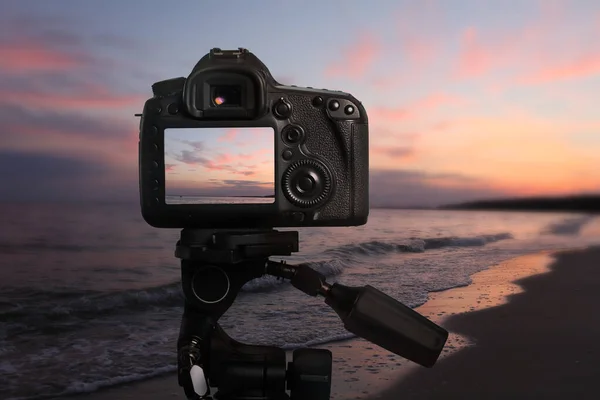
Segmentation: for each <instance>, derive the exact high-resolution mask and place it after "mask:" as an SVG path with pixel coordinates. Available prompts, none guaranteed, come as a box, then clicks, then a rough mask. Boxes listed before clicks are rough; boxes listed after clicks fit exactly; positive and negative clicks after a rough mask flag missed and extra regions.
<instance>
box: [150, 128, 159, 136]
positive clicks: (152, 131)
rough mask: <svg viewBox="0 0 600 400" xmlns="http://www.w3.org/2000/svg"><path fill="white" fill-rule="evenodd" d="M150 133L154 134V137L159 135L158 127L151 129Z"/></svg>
mask: <svg viewBox="0 0 600 400" xmlns="http://www.w3.org/2000/svg"><path fill="white" fill-rule="evenodd" d="M150 133H151V134H152V136H156V135H158V127H156V126H152V127H150Z"/></svg>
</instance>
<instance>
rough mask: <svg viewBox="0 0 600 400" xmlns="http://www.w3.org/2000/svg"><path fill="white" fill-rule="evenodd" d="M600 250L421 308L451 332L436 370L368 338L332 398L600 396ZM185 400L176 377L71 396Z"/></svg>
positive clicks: (338, 358) (530, 258)
mask: <svg viewBox="0 0 600 400" xmlns="http://www.w3.org/2000/svg"><path fill="white" fill-rule="evenodd" d="M596 267H600V248H594V249H587V250H574V251H570V252H564V253H556V254H552V253H550V252H547V253H540V254H534V255H527V256H522V257H518V258H515V259H512V260H509V261H506V262H504V263H501V264H499V265H497V266H495V267H492V268H490V269H487V270H485V271H481V272H479V273H477V274H474V275H473V276H472V281H473V283H472V284H471V285H469V286H465V287H461V288H454V289H451V290H447V291H443V292H438V293H431V294H430V297H429V300H428V301H427V303H425V304H424V305H422V306H421V307H419V308H417V311H419V312H420V313H422V314H424V315H426V316H427V317H428V318H430V319H432V320H433V321H435V322H436V323H439V324H441V325H442V326H444V327H445V328H446V329H448V330H449V331H450V332H451V334H450V337H449V339H448V342H447V344H446V348H445V349H444V352H443V354H442V357H441V358H440V360H439V361H438V363H437V364H436V365H435V366H434V367H433V368H430V369H429V368H423V367H420V366H418V365H415V364H413V363H410V362H408V361H406V360H405V359H403V358H401V357H398V356H396V355H394V354H391V353H390V352H388V351H386V350H383V349H381V348H379V347H378V346H376V345H373V344H371V343H368V342H366V341H364V340H362V339H353V340H348V341H343V342H338V343H332V344H328V345H324V346H319V347H321V348H327V349H330V350H331V351H332V352H333V355H334V366H333V371H334V372H333V384H332V399H336V400H345V399H390V400H392V399H393V400H396V399H421V398H427V399H429V398H444V399H448V398H461V399H464V398H469V399H483V398H485V399H491V398H510V399H514V398H552V397H553V396H554V398H557V397H558V398H578V399H581V398H594V399H595V398H597V397H599V396H600V395H598V394H596V393H595V392H596V391H598V389H597V388H596V387H595V386H596V385H595V383H596V379H595V378H596V375H598V376H600V374H598V373H596V372H595V371H596V369H597V367H596V364H597V363H598V362H599V361H600V341H598V340H594V339H597V338H600V312H598V311H597V307H598V306H600V273H598V271H597V270H596ZM134 398H143V399H149V400H155V399H185V396H184V394H183V390H182V389H181V388H180V387H179V386H178V385H177V378H176V376H175V375H174V374H172V375H166V376H162V377H159V378H155V379H151V380H147V381H142V382H134V383H130V384H123V385H119V386H115V387H111V388H107V389H101V390H99V391H97V392H93V393H91V394H80V395H75V396H68V397H65V399H70V400H80V399H81V400H83V399H86V400H108V399H134Z"/></svg>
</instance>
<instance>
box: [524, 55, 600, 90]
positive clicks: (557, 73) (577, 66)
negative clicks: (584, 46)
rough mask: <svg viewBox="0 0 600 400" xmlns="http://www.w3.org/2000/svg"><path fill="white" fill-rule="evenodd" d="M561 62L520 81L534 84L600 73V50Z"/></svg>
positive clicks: (543, 68)
mask: <svg viewBox="0 0 600 400" xmlns="http://www.w3.org/2000/svg"><path fill="white" fill-rule="evenodd" d="M560 64H561V65H554V66H552V65H550V66H547V67H542V68H540V69H538V70H537V71H536V72H534V73H531V74H528V75H524V76H523V77H521V78H519V79H518V82H519V83H521V84H526V85H534V84H541V83H548V82H556V81H562V80H567V79H575V78H584V77H588V76H594V75H600V52H598V53H595V54H586V55H583V56H581V57H579V58H578V59H577V60H573V61H566V62H561V63H560Z"/></svg>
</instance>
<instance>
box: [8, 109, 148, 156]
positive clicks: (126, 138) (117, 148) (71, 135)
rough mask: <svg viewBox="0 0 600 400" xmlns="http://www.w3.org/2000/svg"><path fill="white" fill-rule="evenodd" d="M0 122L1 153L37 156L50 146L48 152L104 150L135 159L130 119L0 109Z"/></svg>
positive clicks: (132, 126) (134, 136)
mask: <svg viewBox="0 0 600 400" xmlns="http://www.w3.org/2000/svg"><path fill="white" fill-rule="evenodd" d="M0 122H1V126H0V139H1V140H0V149H2V148H4V149H6V148H11V147H12V148H14V149H15V148H20V149H25V148H29V149H32V150H34V149H35V151H37V152H40V151H43V150H44V147H45V146H50V147H47V150H48V151H54V150H56V149H59V148H63V149H65V150H66V152H65V153H68V152H69V151H71V152H72V154H77V153H88V154H89V153H90V152H95V151H102V149H103V148H105V149H104V150H105V151H106V152H109V153H110V152H113V153H119V152H122V151H127V152H129V151H131V152H132V154H131V158H132V159H135V151H136V149H137V140H138V135H137V129H136V128H137V126H136V125H137V122H136V121H135V120H134V119H133V118H132V120H131V121H123V120H119V119H116V118H96V117H92V116H85V115H81V114H77V113H72V112H62V113H58V112H55V111H32V110H29V109H26V108H23V107H21V106H18V105H0ZM52 142H53V143H52ZM84 146H85V147H84ZM69 149H70V150H69ZM78 149H79V152H78ZM109 161H110V159H107V162H109Z"/></svg>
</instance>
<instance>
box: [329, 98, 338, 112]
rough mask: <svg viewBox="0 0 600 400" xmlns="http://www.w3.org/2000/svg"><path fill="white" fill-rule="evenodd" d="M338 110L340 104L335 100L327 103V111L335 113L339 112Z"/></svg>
mask: <svg viewBox="0 0 600 400" xmlns="http://www.w3.org/2000/svg"><path fill="white" fill-rule="evenodd" d="M339 108H340V102H339V101H337V100H331V101H330V102H329V109H330V110H331V111H337V110H339Z"/></svg>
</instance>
